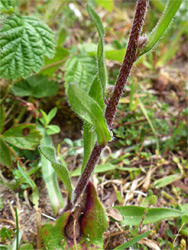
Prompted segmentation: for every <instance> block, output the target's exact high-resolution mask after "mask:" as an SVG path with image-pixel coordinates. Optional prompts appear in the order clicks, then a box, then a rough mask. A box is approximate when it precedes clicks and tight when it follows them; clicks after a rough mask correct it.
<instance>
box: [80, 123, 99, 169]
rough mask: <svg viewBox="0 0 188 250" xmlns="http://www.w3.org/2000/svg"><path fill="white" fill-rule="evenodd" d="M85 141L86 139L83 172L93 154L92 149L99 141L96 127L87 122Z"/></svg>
mask: <svg viewBox="0 0 188 250" xmlns="http://www.w3.org/2000/svg"><path fill="white" fill-rule="evenodd" d="M83 141H84V157H83V162H82V169H81V172H83V171H84V168H85V166H86V164H87V162H88V160H89V157H90V155H91V151H92V150H93V148H94V145H95V143H96V141H97V136H96V133H95V131H94V129H93V128H92V126H91V125H90V124H88V123H87V122H84V136H83Z"/></svg>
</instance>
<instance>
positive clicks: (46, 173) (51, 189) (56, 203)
mask: <svg viewBox="0 0 188 250" xmlns="http://www.w3.org/2000/svg"><path fill="white" fill-rule="evenodd" d="M39 128H40V131H41V133H42V135H43V138H42V140H41V145H43V146H50V147H53V143H52V140H51V138H50V136H49V135H47V134H46V131H45V129H44V128H41V127H39ZM41 167H42V176H43V179H44V182H45V184H46V188H47V191H48V195H49V198H50V202H51V205H52V209H53V212H54V214H55V215H57V213H58V211H59V210H60V209H62V208H63V206H64V201H63V197H62V195H61V191H60V188H59V186H58V180H57V175H56V172H55V170H54V169H53V167H52V164H51V162H50V161H48V160H47V159H46V157H45V156H43V155H41Z"/></svg>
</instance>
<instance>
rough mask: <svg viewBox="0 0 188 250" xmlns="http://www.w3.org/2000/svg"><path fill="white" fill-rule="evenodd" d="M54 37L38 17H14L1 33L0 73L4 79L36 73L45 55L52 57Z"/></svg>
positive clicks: (6, 23) (17, 15)
mask: <svg viewBox="0 0 188 250" xmlns="http://www.w3.org/2000/svg"><path fill="white" fill-rule="evenodd" d="M54 45H55V42H54V35H53V33H52V31H51V30H50V29H49V28H48V26H47V25H45V24H44V23H42V22H41V21H39V20H38V19H37V18H31V17H22V16H20V15H19V14H13V15H11V16H9V17H8V18H7V19H5V21H4V23H3V25H2V29H1V31H0V48H1V53H0V60H1V62H0V74H1V77H4V78H6V79H13V80H15V79H16V78H19V77H22V78H26V77H27V76H29V75H30V74H31V73H32V71H33V72H39V70H40V69H41V67H42V66H43V64H44V55H46V56H48V57H53V55H54V51H53V46H54Z"/></svg>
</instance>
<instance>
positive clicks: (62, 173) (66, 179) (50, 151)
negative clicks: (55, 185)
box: [39, 146, 72, 199]
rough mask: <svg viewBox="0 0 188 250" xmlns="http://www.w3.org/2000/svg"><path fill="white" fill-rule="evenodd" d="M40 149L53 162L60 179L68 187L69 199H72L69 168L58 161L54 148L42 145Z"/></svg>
mask: <svg viewBox="0 0 188 250" xmlns="http://www.w3.org/2000/svg"><path fill="white" fill-rule="evenodd" d="M39 150H40V152H41V154H42V155H43V156H44V157H45V158H46V159H47V160H48V161H50V162H51V164H52V167H53V168H54V170H55V171H56V173H57V175H58V177H59V179H60V180H61V181H62V182H63V183H64V185H65V187H66V189H67V192H68V196H69V199H71V197H72V184H71V180H70V176H69V171H68V170H67V168H66V167H65V166H63V165H62V164H60V163H58V162H57V161H56V156H55V150H54V148H51V147H46V146H40V148H39Z"/></svg>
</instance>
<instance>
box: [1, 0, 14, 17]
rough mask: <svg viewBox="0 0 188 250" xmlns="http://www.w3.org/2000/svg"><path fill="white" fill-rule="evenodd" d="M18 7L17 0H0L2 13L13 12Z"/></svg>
mask: <svg viewBox="0 0 188 250" xmlns="http://www.w3.org/2000/svg"><path fill="white" fill-rule="evenodd" d="M15 7H16V3H15V0H0V14H1V15H2V14H3V13H8V14H11V13H12V12H13V11H14V9H15Z"/></svg>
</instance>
